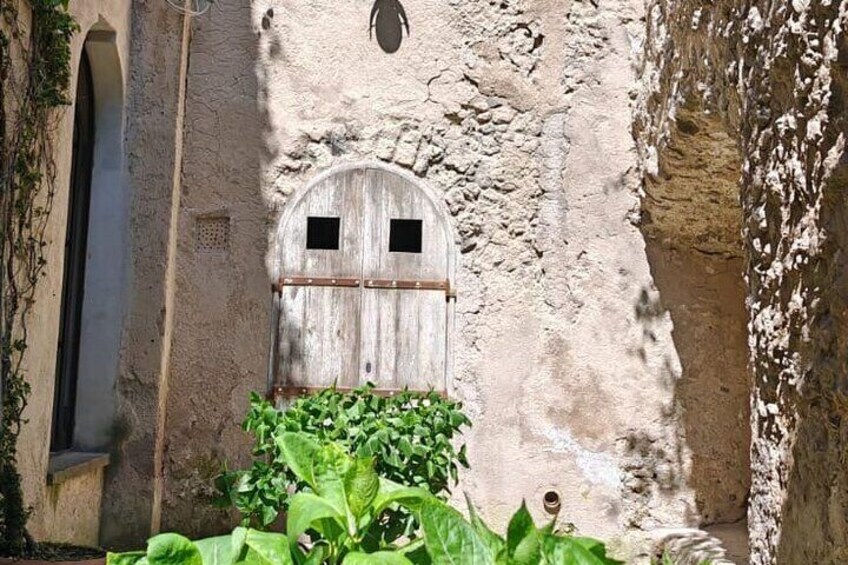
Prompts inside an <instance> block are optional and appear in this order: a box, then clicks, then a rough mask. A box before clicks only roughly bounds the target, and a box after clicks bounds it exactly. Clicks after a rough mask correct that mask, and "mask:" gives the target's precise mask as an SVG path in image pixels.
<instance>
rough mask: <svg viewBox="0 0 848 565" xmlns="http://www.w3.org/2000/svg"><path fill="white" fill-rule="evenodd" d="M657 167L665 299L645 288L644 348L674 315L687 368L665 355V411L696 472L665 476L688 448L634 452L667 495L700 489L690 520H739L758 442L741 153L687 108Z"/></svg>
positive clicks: (658, 274) (655, 242) (651, 237)
mask: <svg viewBox="0 0 848 565" xmlns="http://www.w3.org/2000/svg"><path fill="white" fill-rule="evenodd" d="M660 170H661V172H660V174H659V176H658V178H650V179H648V180H647V181H646V185H645V191H646V196H645V197H644V199H643V204H642V225H641V229H642V233H643V235H644V237H645V245H646V253H647V256H648V261H649V263H650V266H651V272H652V275H653V280H654V284H655V286H656V290H657V291H659V298H658V299H655V300H652V298H651V296H652V294H651V292H649V289H646V290H645V291H644V292H643V294H642V296H641V297H640V299H639V302H638V303H637V304H636V311H637V318H638V319H639V320H640V321H641V322H642V323H643V327H644V339H645V341H646V344H647V343H648V342H650V341H651V340H654V339H656V338H655V337H654V335H653V333H652V330H651V321H652V320H653V319H656V318H658V317H661V316H664V315H665V313H666V312H668V314H669V315H670V317H671V320H672V322H673V326H674V327H673V332H672V337H673V340H674V345H675V348H676V351H677V354H678V358H679V360H680V367H679V368H678V367H676V366H675V364H673V362H672V360H667V361H666V363H665V366H664V370H663V371H662V374H661V375H660V378H661V379H662V381H663V383H662V384H663V386H664V387H666V388H668V389H669V390H672V391H673V406H672V407H671V409H670V413H669V414H667V415H666V416H667V417H668V418H669V419H670V420H672V421H673V420H674V419H677V421H678V426H679V429H678V434H679V436H680V439H681V441H680V442H678V445H679V446H680V447H679V449H682V446H687V447H688V449H689V451H690V455H691V464H690V466H689V474H688V476H687V477H666V476H665V475H664V474H663V473H662V468H663V466H662V463H661V462H662V461H663V460H668V461H669V463H670V467H671V468H675V469H685V468H686V457H685V455H684V454H683V453H676V454H667V453H663V452H661V451H660V452H656V449H658V448H656V447H655V446H652V445H651V442H649V441H647V440H646V439H645V438H632V439H631V441H630V446H629V448H630V449H631V450H633V451H634V452H640V453H641V454H640V458H641V460H643V461H649V460H650V461H654V464H655V465H656V464H657V463H656V461H659V462H660V469H659V470H654V471H652V473H653V476H654V479H653V480H654V481H655V482H656V483H657V484H658V486H659V489H660V490H661V491H663V492H669V491H672V490H674V489H675V488H677V487H679V486H681V485H682V484H686V485H687V486H688V487H689V488H691V489H692V490H693V491H694V493H695V501H696V505H697V508H696V511H697V514H696V515H694V516H691V521H692V522H693V525H699V526H704V525H709V524H716V523H731V522H736V521H739V520H742V519H744V518H745V514H746V503H747V496H748V491H749V489H750V463H749V461H750V456H749V449H750V438H751V430H750V408H749V399H750V383H749V378H748V371H747V361H748V352H747V351H748V349H747V348H748V344H747V312H746V308H745V287H744V284H743V279H742V274H743V269H744V262H743V259H742V242H741V228H742V212H741V205H740V201H739V189H738V179H739V175H740V171H741V159H740V157H739V153H738V150H737V148H736V145H735V143H734V141H733V138H731V137H730V136H728V135H727V134H726V133H725V132H724V130H723V129H722V126H721V124H720V122H719V121H718V120H716V119H714V118H711V117H709V116H705V115H703V114H702V113H701V112H700V111H699V110H698V109H697V108H689V109H684V110H682V111H681V112H680V113H679V115H678V118H677V122H676V131H675V132H674V133H673V135H672V139H671V142H670V143H669V145H668V147H666V148H665V150H664V152H663V154H662V155H661V162H660ZM642 353H643V352H642ZM667 466H669V465H667ZM647 471H649V472H650V471H651V470H650V469H647ZM643 472H644V470H643Z"/></svg>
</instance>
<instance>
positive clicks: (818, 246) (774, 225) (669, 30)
mask: <svg viewBox="0 0 848 565" xmlns="http://www.w3.org/2000/svg"><path fill="white" fill-rule="evenodd" d="M846 8H848V5H846V3H845V2H809V1H805V0H794V1H792V2H773V3H766V4H763V3H758V2H745V1H731V0H728V1H723V2H717V3H714V4H712V5H709V6H705V5H703V3H699V2H685V1H684V2H673V3H672V2H655V3H653V4H651V6H650V7H649V13H648V27H649V33H648V40H647V43H646V60H645V65H644V69H643V81H644V86H645V89H644V91H643V92H644V97H643V99H642V101H641V103H640V104H639V108H640V110H639V111H638V112H637V119H636V132H637V136H638V138H639V139H640V153H641V155H642V159H643V166H644V171H645V173H646V175H647V177H648V178H650V177H651V176H654V175H656V174H657V172H658V171H659V170H660V163H661V161H662V159H663V155H664V152H666V151H667V148H668V146H669V139H670V138H671V136H672V132H673V131H674V130H675V129H676V128H677V127H679V124H680V112H681V110H682V109H683V108H684V107H685V106H687V105H693V104H694V105H696V106H699V107H700V108H701V109H702V111H703V112H704V113H706V114H708V115H710V116H716V117H718V119H720V120H721V121H722V123H723V125H724V129H725V131H726V132H727V133H728V135H731V136H732V137H734V138H735V139H736V140H737V146H738V147H739V150H740V153H741V156H742V166H741V167H740V169H739V173H740V177H741V183H740V187H741V204H742V206H743V214H744V219H743V225H744V240H745V249H746V255H747V258H748V265H747V276H746V282H747V305H748V311H749V326H748V330H749V346H750V360H749V363H750V370H751V373H752V383H753V387H754V391H753V392H754V394H753V400H752V405H751V409H752V419H751V423H752V430H753V443H752V449H751V462H752V472H753V476H752V490H751V499H750V500H751V502H750V504H751V506H750V510H749V514H748V516H749V527H750V542H751V552H752V555H751V562H752V563H755V564H758V565H759V564H772V563H840V562H843V561H845V559H846V557H847V556H848V540H846V531H848V529H846V525H847V524H846V516H848V499H846V492H848V490H846V481H848V475H847V474H846V472H845V465H844V457H845V453H846V436H845V430H846V429H848V428H846V420H845V418H846V411H845V405H846V404H845V391H846V386H848V357H846V355H848V353H847V352H848V349H846V347H845V344H846V339H848V338H846V336H848V319H846V316H848V310H846V297H848V267H846V259H845V252H844V250H845V248H846V247H845V245H846V217H848V212H846V209H848V200H847V199H848V196H846V194H848V193H846V190H845V178H846V177H845V173H844V162H845V156H844V155H845V125H846V121H845V114H844V107H845V104H844V92H845V91H844V85H845V64H846V61H848V59H846V50H845V36H844V33H845V25H846V14H848V10H846ZM710 119H712V118H710ZM675 122H677V124H675Z"/></svg>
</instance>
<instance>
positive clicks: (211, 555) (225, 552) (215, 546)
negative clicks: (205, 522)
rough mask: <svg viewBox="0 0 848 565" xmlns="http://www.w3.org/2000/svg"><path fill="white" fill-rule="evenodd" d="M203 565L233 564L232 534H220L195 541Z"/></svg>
mask: <svg viewBox="0 0 848 565" xmlns="http://www.w3.org/2000/svg"><path fill="white" fill-rule="evenodd" d="M194 545H195V547H197V550H198V551H199V552H200V557H201V560H202V561H203V565H231V563H232V562H233V542H232V536H231V535H230V536H218V537H215V538H206V539H202V540H198V541H196V542H194Z"/></svg>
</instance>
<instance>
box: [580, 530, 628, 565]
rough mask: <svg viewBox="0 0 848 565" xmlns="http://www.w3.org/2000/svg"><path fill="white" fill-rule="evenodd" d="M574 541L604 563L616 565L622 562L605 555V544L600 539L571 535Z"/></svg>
mask: <svg viewBox="0 0 848 565" xmlns="http://www.w3.org/2000/svg"><path fill="white" fill-rule="evenodd" d="M572 539H573V540H574V543H577V544H580V545H582V546H583V547H584V548H585V549H587V550H589V551H590V552H591V553H593V554H594V555H595V556H596V557H598V558H599V559H601V560H602V561H603V562H604V563H608V564H611V565H617V564H620V563H622V562H621V561H616V560H615V559H612V558H611V557H608V556H607V546H606V545H604V543H603V542H602V541H599V540H596V539H594V538H580V537H573V538H572Z"/></svg>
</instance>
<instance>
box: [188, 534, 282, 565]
mask: <svg viewBox="0 0 848 565" xmlns="http://www.w3.org/2000/svg"><path fill="white" fill-rule="evenodd" d="M244 543H245V545H247V547H249V548H250V550H251V551H253V552H254V553H256V555H257V556H258V557H260V558H261V559H262V561H264V562H265V563H267V564H268V565H292V558H291V553H290V550H289V543H288V538H287V537H286V536H284V535H283V534H276V533H271V532H260V531H258V530H249V531H248V532H247V537H246V539H245V542H244ZM204 565H206V564H205V563H204Z"/></svg>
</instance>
